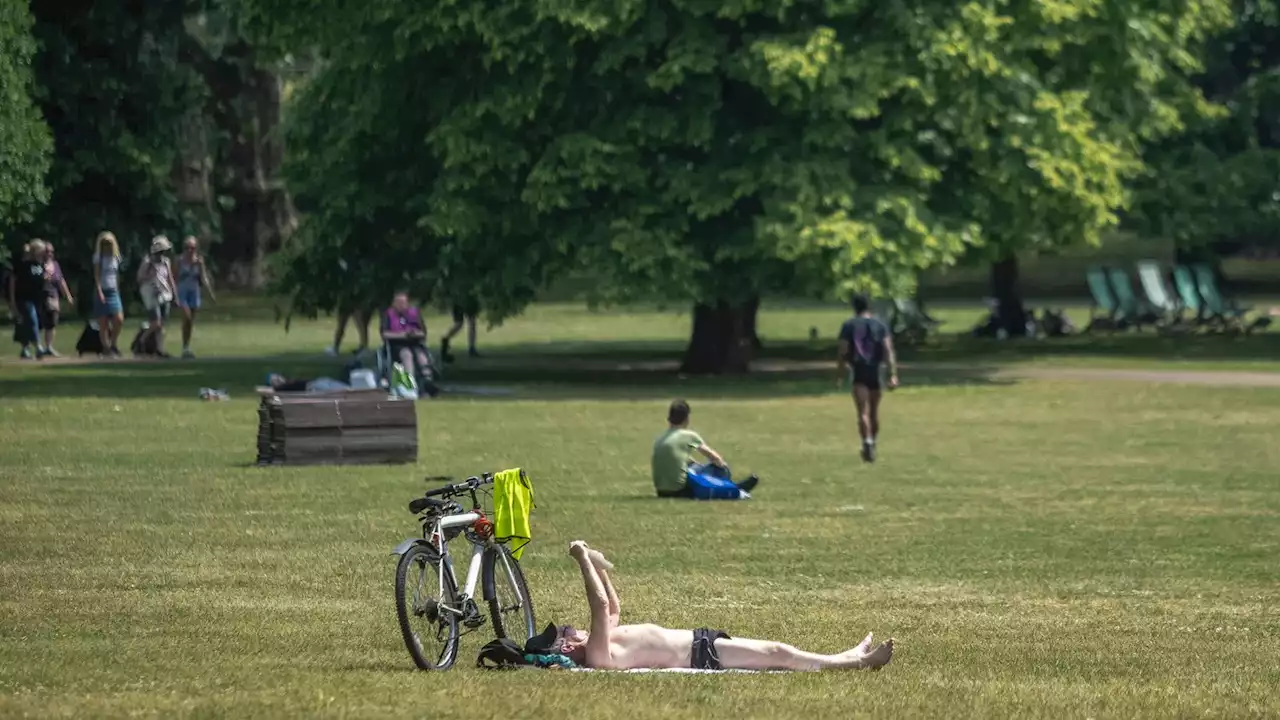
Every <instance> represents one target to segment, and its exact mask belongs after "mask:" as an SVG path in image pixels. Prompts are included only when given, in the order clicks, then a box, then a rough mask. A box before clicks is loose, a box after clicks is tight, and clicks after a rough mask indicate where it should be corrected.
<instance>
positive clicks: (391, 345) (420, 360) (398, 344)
mask: <svg viewBox="0 0 1280 720" xmlns="http://www.w3.org/2000/svg"><path fill="white" fill-rule="evenodd" d="M382 340H383V342H384V343H386V346H387V347H386V349H387V353H388V355H389V356H390V357H389V358H388V359H389V360H391V361H392V362H394V361H396V360H399V362H400V364H401V365H403V366H404V368H405V370H407V371H409V372H410V373H412V375H413V377H414V378H416V379H417V381H418V385H419V386H421V387H428V388H429V387H432V386H433V384H434V378H435V368H434V366H433V364H432V362H431V354H430V353H429V352H427V324H426V322H425V321H424V320H423V319H422V311H421V310H419V309H418V308H416V307H414V306H413V305H410V304H409V293H407V292H405V291H404V290H401V291H398V292H397V293H396V294H395V297H394V298H393V299H392V301H391V307H389V308H387V311H386V313H384V314H383V316H382Z"/></svg>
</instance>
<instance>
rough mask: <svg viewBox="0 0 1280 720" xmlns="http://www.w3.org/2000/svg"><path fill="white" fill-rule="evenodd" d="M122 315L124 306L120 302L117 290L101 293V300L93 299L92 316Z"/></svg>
mask: <svg viewBox="0 0 1280 720" xmlns="http://www.w3.org/2000/svg"><path fill="white" fill-rule="evenodd" d="M122 313H124V304H123V303H121V302H120V291H119V290H106V289H103V291H102V300H98V299H97V298H94V300H93V314H94V316H95V317H114V316H116V315H120V314H122Z"/></svg>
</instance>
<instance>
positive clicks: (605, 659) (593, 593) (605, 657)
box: [569, 540, 613, 668]
mask: <svg viewBox="0 0 1280 720" xmlns="http://www.w3.org/2000/svg"><path fill="white" fill-rule="evenodd" d="M590 553H591V551H590V549H588V548H587V544H586V543H584V542H582V541H581V540H575V541H573V542H571V543H569V554H570V555H571V556H573V559H574V560H577V561H578V567H579V568H580V569H581V570H582V583H583V585H584V586H585V588H586V591H587V605H588V606H589V607H590V608H591V633H590V635H589V636H588V638H587V665H588V666H589V667H593V668H608V667H611V666H612V665H613V654H612V652H610V650H609V647H610V645H609V631H610V630H612V629H613V623H612V622H611V619H610V615H609V595H608V593H607V592H606V591H605V589H604V583H603V582H601V581H600V573H599V572H598V571H597V570H596V566H595V563H593V562H592V561H591V554H590Z"/></svg>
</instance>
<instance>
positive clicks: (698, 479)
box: [685, 467, 742, 500]
mask: <svg viewBox="0 0 1280 720" xmlns="http://www.w3.org/2000/svg"><path fill="white" fill-rule="evenodd" d="M685 477H686V478H687V480H688V483H689V488H690V490H691V491H692V492H693V497H694V499H696V500H740V499H742V490H741V489H739V488H738V486H737V485H736V484H735V483H734V482H733V480H731V479H729V471H728V470H723V469H720V468H715V467H707V468H702V469H700V470H698V471H696V472H695V469H694V468H692V467H691V468H689V471H688V472H687V473H685Z"/></svg>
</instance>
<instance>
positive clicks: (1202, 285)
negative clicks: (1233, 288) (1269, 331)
mask: <svg viewBox="0 0 1280 720" xmlns="http://www.w3.org/2000/svg"><path fill="white" fill-rule="evenodd" d="M1191 273H1192V274H1193V275H1194V276H1195V281H1196V290H1198V291H1199V292H1200V297H1201V298H1203V299H1204V310H1205V313H1206V314H1207V315H1209V316H1210V317H1211V318H1213V319H1214V320H1215V321H1216V322H1219V323H1221V324H1222V325H1223V326H1224V327H1228V328H1231V329H1243V330H1244V331H1245V332H1246V333H1251V332H1253V331H1254V330H1261V329H1263V328H1265V327H1267V326H1268V325H1270V324H1271V318H1269V317H1259V318H1257V319H1255V320H1254V321H1253V322H1252V323H1250V324H1249V325H1248V326H1247V327H1246V326H1245V316H1246V315H1248V314H1249V311H1250V310H1252V309H1253V308H1250V307H1242V306H1240V305H1239V304H1238V303H1237V302H1236V301H1235V299H1234V298H1231V299H1229V298H1227V297H1225V296H1224V295H1223V294H1222V292H1221V290H1220V289H1219V288H1218V278H1217V277H1216V276H1215V275H1214V274H1213V268H1211V267H1209V266H1208V265H1205V264H1202V263H1199V264H1196V265H1192V266H1191Z"/></svg>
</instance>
